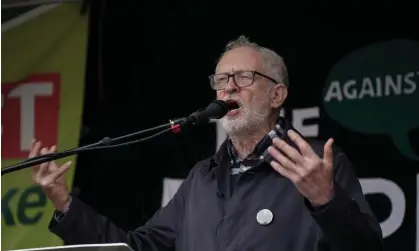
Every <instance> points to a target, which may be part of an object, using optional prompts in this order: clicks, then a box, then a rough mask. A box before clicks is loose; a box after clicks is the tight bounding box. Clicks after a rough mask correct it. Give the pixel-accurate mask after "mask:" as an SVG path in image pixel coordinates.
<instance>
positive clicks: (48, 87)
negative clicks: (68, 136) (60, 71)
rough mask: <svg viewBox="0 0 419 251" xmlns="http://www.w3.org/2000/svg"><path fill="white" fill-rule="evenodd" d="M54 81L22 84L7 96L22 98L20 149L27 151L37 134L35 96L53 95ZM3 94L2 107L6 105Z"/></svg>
mask: <svg viewBox="0 0 419 251" xmlns="http://www.w3.org/2000/svg"><path fill="white" fill-rule="evenodd" d="M52 93H53V83H51V82H39V83H30V84H21V85H19V86H17V87H16V88H15V89H13V90H12V91H11V92H10V93H9V94H8V96H7V98H19V99H20V122H21V123H20V134H21V137H20V150H21V151H27V150H29V147H30V145H31V141H32V139H33V138H34V136H35V97H37V96H52ZM4 102H5V101H4V97H3V95H2V108H3V106H4Z"/></svg>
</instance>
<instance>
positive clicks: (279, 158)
mask: <svg viewBox="0 0 419 251" xmlns="http://www.w3.org/2000/svg"><path fill="white" fill-rule="evenodd" d="M268 152H269V154H270V155H271V156H272V157H273V158H274V159H275V161H276V162H278V163H279V164H280V165H281V166H283V167H284V168H286V169H287V170H288V171H290V172H292V173H295V174H297V175H302V174H303V173H302V171H303V170H302V168H301V167H299V166H297V165H296V164H295V163H294V162H292V160H290V159H289V158H287V157H286V156H285V155H283V154H282V153H281V152H280V151H278V150H277V149H275V147H273V146H270V147H268Z"/></svg>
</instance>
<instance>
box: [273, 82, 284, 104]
mask: <svg viewBox="0 0 419 251" xmlns="http://www.w3.org/2000/svg"><path fill="white" fill-rule="evenodd" d="M287 95H288V88H287V86H285V85H284V84H277V85H275V86H274V87H273V88H272V92H271V106H272V108H278V107H281V106H282V104H283V103H284V102H285V99H286V98H287Z"/></svg>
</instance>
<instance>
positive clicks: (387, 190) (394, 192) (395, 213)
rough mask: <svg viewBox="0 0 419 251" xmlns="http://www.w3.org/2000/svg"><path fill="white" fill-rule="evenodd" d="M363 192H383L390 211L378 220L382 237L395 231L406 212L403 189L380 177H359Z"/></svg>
mask: <svg viewBox="0 0 419 251" xmlns="http://www.w3.org/2000/svg"><path fill="white" fill-rule="evenodd" d="M359 181H360V183H361V186H362V190H363V193H364V194H365V195H366V194H384V195H385V196H386V197H387V198H388V199H389V200H390V203H391V212H390V214H389V216H388V218H387V219H385V220H384V221H383V222H380V227H381V230H382V232H383V237H384V238H386V237H388V236H390V235H391V234H393V233H394V232H396V230H397V229H398V228H399V227H400V226H401V225H402V223H403V220H404V216H405V213H406V198H405V196H404V193H403V190H402V189H401V188H400V187H399V186H398V185H397V184H396V183H394V182H393V181H391V180H387V179H382V178H369V179H367V178H363V179H359Z"/></svg>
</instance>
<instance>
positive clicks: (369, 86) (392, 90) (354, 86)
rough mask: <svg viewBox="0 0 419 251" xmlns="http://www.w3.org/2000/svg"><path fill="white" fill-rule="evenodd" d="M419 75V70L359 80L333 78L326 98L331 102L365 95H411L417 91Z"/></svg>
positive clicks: (375, 96)
mask: <svg viewBox="0 0 419 251" xmlns="http://www.w3.org/2000/svg"><path fill="white" fill-rule="evenodd" d="M418 76H419V71H417V72H408V73H406V74H397V75H395V76H392V75H385V76H381V77H380V76H377V77H364V78H362V79H361V80H360V81H359V82H357V80H354V79H350V80H347V81H345V82H340V81H338V80H333V81H331V83H330V86H329V89H328V90H327V93H326V95H325V97H324V100H325V101H326V102H329V101H330V100H332V99H336V100H338V101H342V100H344V99H348V100H352V99H363V98H364V97H370V98H377V97H383V96H385V97H387V96H400V95H410V94H412V93H414V92H415V90H416V85H417V81H414V80H413V78H414V77H418ZM418 80H419V79H418Z"/></svg>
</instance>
